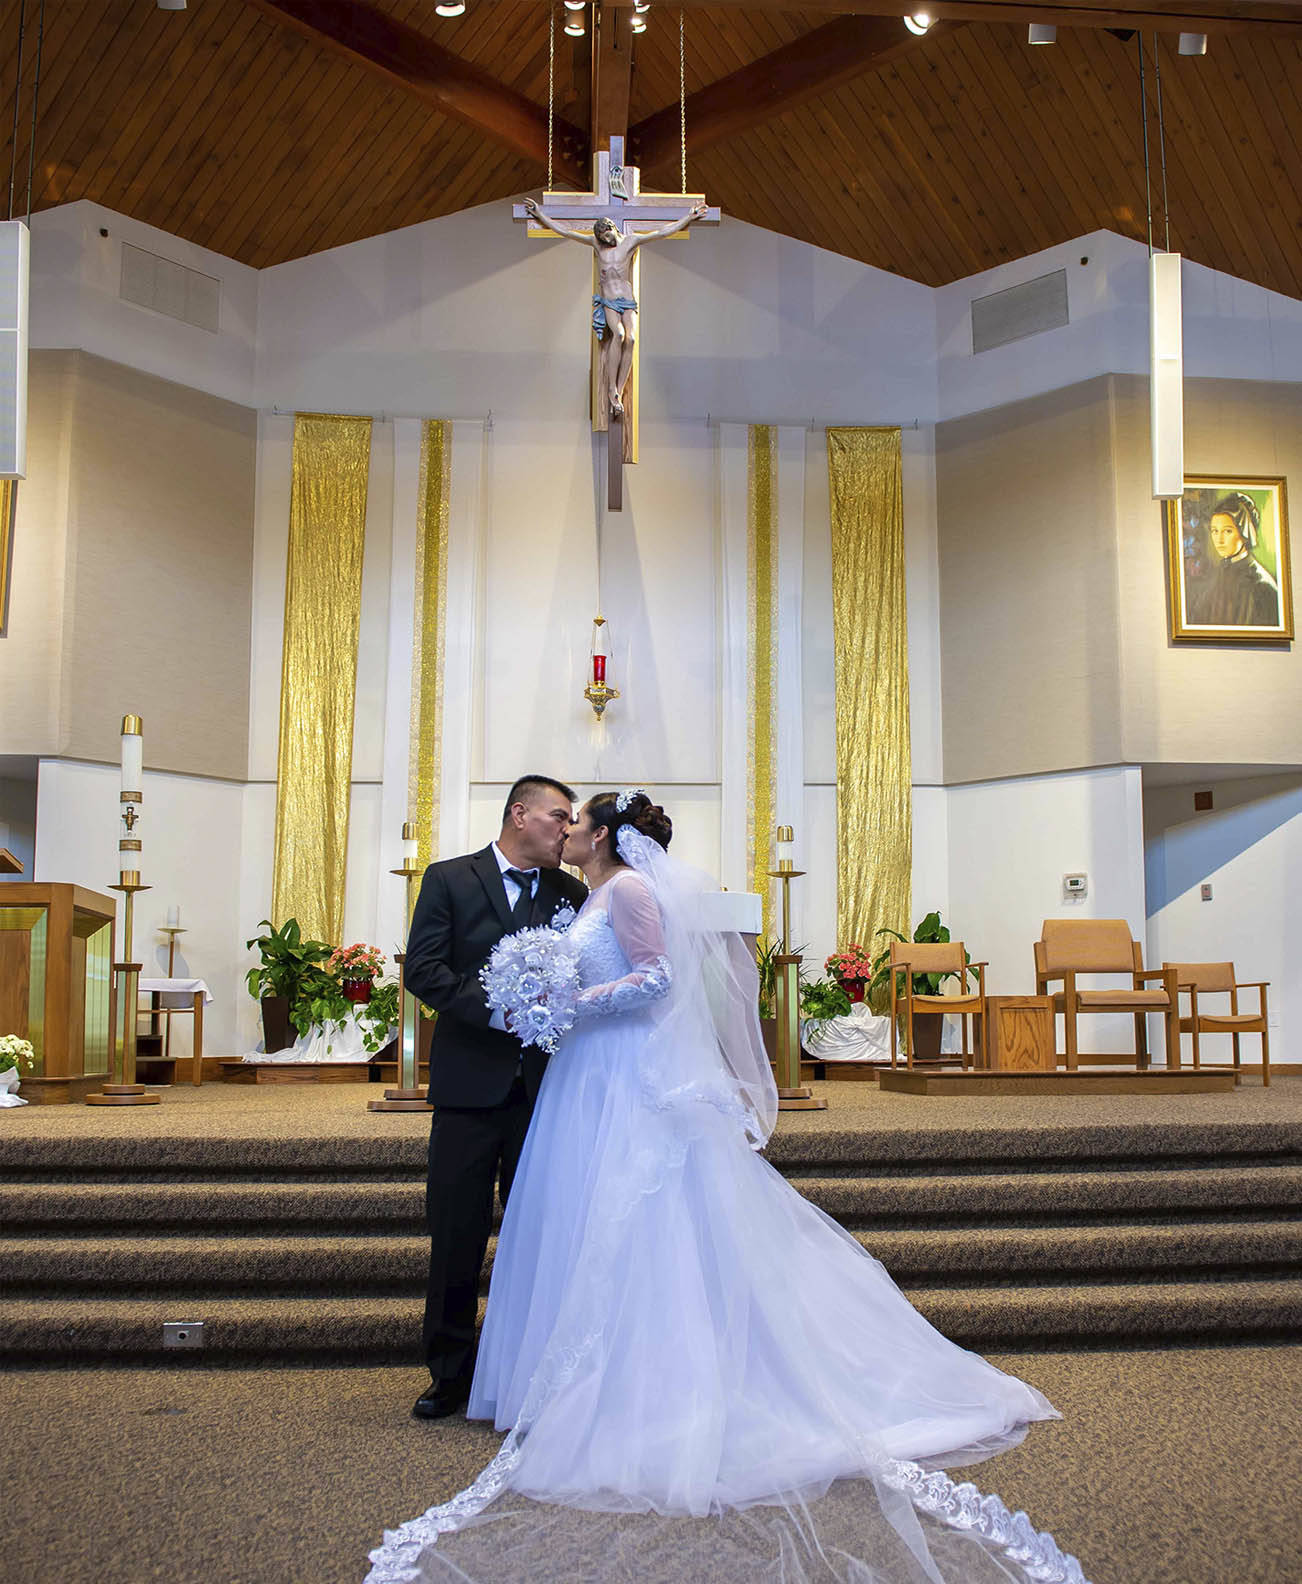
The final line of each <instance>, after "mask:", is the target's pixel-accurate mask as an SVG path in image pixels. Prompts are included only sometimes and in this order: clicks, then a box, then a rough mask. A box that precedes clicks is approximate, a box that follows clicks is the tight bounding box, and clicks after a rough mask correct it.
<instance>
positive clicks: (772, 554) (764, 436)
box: [746, 424, 778, 940]
mask: <svg viewBox="0 0 1302 1584" xmlns="http://www.w3.org/2000/svg"><path fill="white" fill-rule="evenodd" d="M747 438H748V446H747V470H746V508H747V553H746V574H747V598H748V604H749V607H750V609H749V613H748V614H749V621H748V623H747V628H748V636H749V643H748V646H747V647H748V649H749V651H750V652H749V655H748V657H747V658H748V662H749V663H748V665H747V668H746V674H747V676H748V678H749V695H750V696H749V698H748V700H747V706H748V707H747V713H746V727H747V731H746V735H747V742H746V749H747V753H746V760H747V764H746V769H747V782H748V785H749V788H750V796H749V800H748V802H749V807H748V808H747V811H746V812H747V822H746V823H747V832H746V834H747V845H746V852H747V856H748V860H749V866H750V889H751V890H752V891H758V892H759V894H760V895H761V896H762V897H763V898H764V924H763V930H764V938H765V939H766V940H773V939H775V936H774V933H773V932H774V927H775V926H774V922H773V881H772V880H771V879H770V878H769V870H771V869H772V868H773V867H774V863H773V826H774V810H775V805H776V793H775V782H776V777H777V766H776V762H775V755H776V752H777V723H776V719H775V716H776V711H777V664H778V620H777V610H778V587H777V571H778V436H777V430H776V429H774V428H773V427H772V426H771V425H769V424H752V425H751V427H750V430H749V433H748V437H747Z"/></svg>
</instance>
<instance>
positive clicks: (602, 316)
mask: <svg viewBox="0 0 1302 1584" xmlns="http://www.w3.org/2000/svg"><path fill="white" fill-rule="evenodd" d="M524 207H525V208H526V209H527V210H528V212H529V216H530V218H531V219H533V220H536V221H537V222H538V224H539V225H540V226H545V227H546V228H547V230H548V231H554V232H555V233H556V235H557V236H559V237H564V238H565V239H566V240H567V241H569V242H582V243H583V244H584V246H585V247H590V248H591V249H592V250H593V252H594V253H595V254H596V255H597V280H598V283H599V286H600V290H599V292H598V295H597V296H595V297H594V298H593V299H592V328H593V330H594V331H595V332H596V336H597V340H598V341H600V342H601V343H602V348H601V374H602V388H603V391H604V393H605V397H606V402H607V405H608V406H609V408H610V411H611V413H612V414H620V413H622V412H623V411H624V387H625V386H626V385H627V384H628V376H629V372H630V371H631V369H632V367H633V346H634V343H635V341H636V339H637V299H636V298H635V297H634V296H633V282H632V279H631V275H632V261H633V254H634V253H635V252H636V251H637V249H638V248H640V247H641V246H642V244H643V243H644V242H654V241H656V240H657V238H659V237H667V236H673V235H674V234H675V232H678V231H685V230H686V229H687V227H688V226H689V225H691V223H692V221H693V220H700V219H703V218H704V217H705V216H706V215H707V214H708V213H709V208H708V206H707V205H706V204H704V203H698V204H696V205H694V206H693V207H692V208H691V209H689V210H688V211H687V213H686V214H685V215H683V216H682V217H681V218H680V219H678V220H674V221H671V222H670V223H669V224H668V225H663V226H657V227H656V229H655V230H654V231H629V232H627V233H623V234H621V232H620V229H619V227H618V226H617V225H616V224H615V222H614V221H613V220H610V219H607V218H606V217H605V216H604V215H603V216H602V217H601V218H600V219H599V220H598V221H597V222H596V223H595V224H594V225H593V227H592V229H591V230H590V231H587V230H582V231H581V230H576V229H575V228H573V227H571V226H564V225H558V224H557V223H556V221H555V220H552V219H551V218H550V217H549V216H548V215H547V214H546V213H545V211H544V210H543V208H542V207H541V205H540V204H538V203H537V202H536V201H535V200H534V199H532V198H526V199H525V201H524Z"/></svg>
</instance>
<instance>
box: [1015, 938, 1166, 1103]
mask: <svg viewBox="0 0 1302 1584" xmlns="http://www.w3.org/2000/svg"><path fill="white" fill-rule="evenodd" d="M1079 974H1125V975H1126V976H1127V977H1128V978H1129V979H1130V981H1131V983H1130V987H1129V988H1118V989H1113V990H1080V989H1078V988H1077V986H1076V979H1077V975H1079ZM1153 979H1160V980H1161V988H1160V989H1153V990H1150V989H1146V988H1145V986H1146V984H1147V983H1148V981H1150V980H1153ZM1057 980H1061V981H1062V989H1061V990H1057V991H1051V990H1050V989H1049V985H1050V984H1051V983H1054V982H1055V981H1057ZM1175 985H1176V978H1175V970H1174V968H1170V967H1166V968H1149V969H1145V967H1144V958H1143V953H1142V951H1141V950H1140V945H1139V942H1138V941H1137V940H1134V939H1133V938H1132V937H1131V934H1130V925H1129V924H1127V923H1126V921H1125V919H1082V918H1076V919H1045V921H1044V924H1043V926H1042V927H1041V930H1040V939H1039V940H1038V941H1036V943H1035V991H1036V994H1037V995H1047V996H1050V997H1051V999H1052V1002H1053V1009H1054V1012H1055V1013H1059V1012H1060V1013H1061V1014H1062V1018H1063V1024H1064V1027H1065V1030H1066V1038H1067V1070H1068V1072H1075V1071H1076V1066H1077V1054H1078V1043H1077V1031H1076V1019H1077V1018H1078V1017H1079V1016H1080V1014H1081V1013H1082V1012H1128V1013H1129V1014H1130V1015H1131V1016H1132V1017H1133V1018H1134V1020H1135V1065H1136V1066H1137V1067H1138V1068H1140V1069H1141V1070H1146V1069H1147V1067H1148V1029H1147V1022H1146V1020H1147V1016H1148V1014H1149V1013H1150V1012H1160V1013H1161V1014H1162V1017H1163V1029H1164V1031H1165V1033H1164V1044H1165V1048H1166V1063H1167V1066H1168V1067H1179V1065H1180V1030H1179V1027H1178V1023H1177V1019H1178V1015H1179V1003H1178V998H1177V995H1176V988H1175Z"/></svg>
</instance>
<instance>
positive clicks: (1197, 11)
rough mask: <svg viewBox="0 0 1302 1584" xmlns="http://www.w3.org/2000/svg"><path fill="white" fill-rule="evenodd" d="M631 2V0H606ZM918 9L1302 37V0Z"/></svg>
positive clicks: (894, 9)
mask: <svg viewBox="0 0 1302 1584" xmlns="http://www.w3.org/2000/svg"><path fill="white" fill-rule="evenodd" d="M606 3H607V4H615V5H624V4H628V5H631V4H632V0H606ZM681 3H682V4H683V5H685V6H687V7H689V8H693V9H700V8H704V9H706V10H721V9H726V8H728V7H743V8H745V9H746V10H748V11H752V12H753V11H789V10H790V9H791V6H792V0H681ZM906 9H910V5H909V0H800V10H801V11H802V12H805V13H807V14H813V13H816V12H829V13H833V14H836V15H848V14H854V15H857V16H881V17H894V18H895V19H896V22H897V23H898V25H899V26H900V27H901V28H903V26H904V23H903V21H902V18H903V16H904V13H905V11H906ZM913 9H916V10H918V11H926V12H927V13H928V15H929V16H931V17H933V18H935V19H937V20H942V19H943V20H946V21H953V22H999V23H1008V22H1014V23H1020V24H1023V25H1024V24H1026V23H1030V22H1052V23H1055V24H1056V25H1057V26H1058V27H1079V28H1130V29H1142V30H1143V31H1144V32H1147V33H1151V32H1154V31H1157V32H1159V33H1257V34H1265V33H1276V34H1283V35H1285V36H1286V37H1287V36H1292V37H1294V38H1298V37H1302V0H1130V3H1129V4H1127V3H1126V0H1120V3H1118V0H1045V3H1043V4H1041V3H1040V0H1025V3H1022V0H917V3H916V7H913Z"/></svg>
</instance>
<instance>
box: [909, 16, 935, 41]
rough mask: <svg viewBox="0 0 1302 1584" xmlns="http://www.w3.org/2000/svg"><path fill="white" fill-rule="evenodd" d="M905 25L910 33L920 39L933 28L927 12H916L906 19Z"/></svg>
mask: <svg viewBox="0 0 1302 1584" xmlns="http://www.w3.org/2000/svg"><path fill="white" fill-rule="evenodd" d="M904 25H905V27H906V28H908V30H909V32H910V33H914V34H916V35H917V36H918V38H921V37H922V35H923V34H924V33H925V32H926V31H927V29H928V28H929V27H930V26H931V17H930V15H929V14H928V13H927V12H926V11H915V12H914V13H913V15H912V16H906V17H905V19H904Z"/></svg>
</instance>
